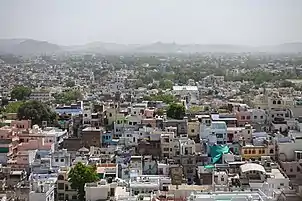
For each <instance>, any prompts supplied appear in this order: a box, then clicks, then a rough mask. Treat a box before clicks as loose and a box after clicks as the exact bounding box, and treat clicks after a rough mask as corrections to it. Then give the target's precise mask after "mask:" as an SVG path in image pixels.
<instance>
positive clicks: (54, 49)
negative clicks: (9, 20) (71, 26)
mask: <svg viewBox="0 0 302 201" xmlns="http://www.w3.org/2000/svg"><path fill="white" fill-rule="evenodd" d="M62 52H81V53H127V52H128V53H129V52H132V53H203V52H226V53H239V52H272V53H298V52H302V42H297V43H284V44H280V45H275V46H259V47H251V46H242V45H228V44H204V45H203V44H176V43H162V42H157V43H152V44H147V45H135V44H131V45H123V44H117V43H105V42H93V43H88V44H85V45H78V46H60V45H57V44H53V43H49V42H47V41H38V40H33V39H0V54H15V55H24V54H25V55H27V54H51V53H62Z"/></svg>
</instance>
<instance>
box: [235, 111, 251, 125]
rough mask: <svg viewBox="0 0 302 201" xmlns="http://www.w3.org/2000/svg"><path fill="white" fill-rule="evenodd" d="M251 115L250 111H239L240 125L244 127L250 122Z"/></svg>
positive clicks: (238, 122) (238, 119)
mask: <svg viewBox="0 0 302 201" xmlns="http://www.w3.org/2000/svg"><path fill="white" fill-rule="evenodd" d="M251 115H252V113H251V112H250V111H237V112H236V118H237V124H238V126H240V127H242V126H244V125H246V124H250V123H251V121H252V120H251Z"/></svg>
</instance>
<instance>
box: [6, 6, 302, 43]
mask: <svg viewBox="0 0 302 201" xmlns="http://www.w3.org/2000/svg"><path fill="white" fill-rule="evenodd" d="M301 10H302V1H300V0H266V1H263V0H251V1H247V0H228V1H225V0H211V1H205V0H144V1H143V0H125V1H121V0H86V1H83V0H65V1H62V0H52V1H41V0H26V1H24V0H8V1H1V2H0V19H1V20H0V27H1V31H0V38H1V39H8V38H9V39H11V38H30V39H35V40H43V41H48V42H51V43H55V44H59V45H77V44H85V43H90V42H94V41H102V42H112V43H121V44H147V43H154V42H157V41H161V42H165V43H170V42H176V43H180V44H192V43H198V44H234V45H253V46H259V45H277V44H282V43H292V42H301V41H302V26H301V21H302V12H301Z"/></svg>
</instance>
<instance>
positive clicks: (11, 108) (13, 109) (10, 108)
mask: <svg viewBox="0 0 302 201" xmlns="http://www.w3.org/2000/svg"><path fill="white" fill-rule="evenodd" d="M23 103H24V102H21V101H15V102H10V103H9V104H8V105H7V106H5V110H4V112H6V113H17V112H18V110H19V108H20V107H21V106H22V105H23Z"/></svg>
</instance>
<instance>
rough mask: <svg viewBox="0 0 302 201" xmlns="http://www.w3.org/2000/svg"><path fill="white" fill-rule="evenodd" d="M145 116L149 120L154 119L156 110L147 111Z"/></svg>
mask: <svg viewBox="0 0 302 201" xmlns="http://www.w3.org/2000/svg"><path fill="white" fill-rule="evenodd" d="M144 116H145V117H146V118H147V119H148V118H153V117H154V110H153V109H145V111H144Z"/></svg>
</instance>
